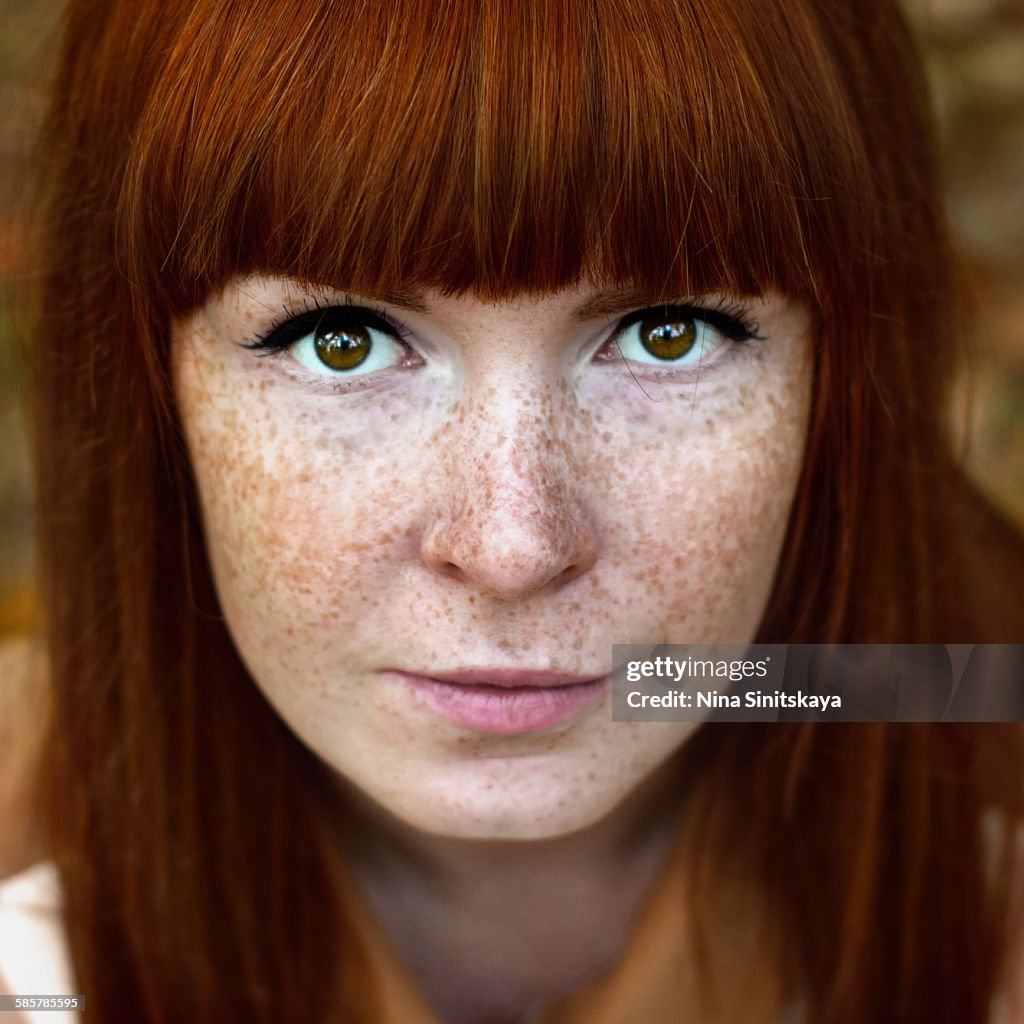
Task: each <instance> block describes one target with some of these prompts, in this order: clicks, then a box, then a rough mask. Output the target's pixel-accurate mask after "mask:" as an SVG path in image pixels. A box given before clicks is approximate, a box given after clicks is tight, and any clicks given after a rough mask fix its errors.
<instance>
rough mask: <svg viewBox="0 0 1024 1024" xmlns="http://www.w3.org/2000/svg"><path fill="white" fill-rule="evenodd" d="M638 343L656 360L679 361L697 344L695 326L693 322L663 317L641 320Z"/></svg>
mask: <svg viewBox="0 0 1024 1024" xmlns="http://www.w3.org/2000/svg"><path fill="white" fill-rule="evenodd" d="M638 326H639V329H640V330H639V334H640V343H641V344H642V345H643V347H644V348H645V349H647V351H648V352H650V353H651V355H652V356H657V358H658V359H669V360H672V359H681V358H682V357H683V356H685V355H686V354H687V353H688V352H689V351H690V350H691V349H692V348H693V347H694V345H696V343H697V325H696V323H695V322H694V321H693V320H687V319H679V318H670V317H665V318H663V319H657V320H641V321H640V323H639V325H638Z"/></svg>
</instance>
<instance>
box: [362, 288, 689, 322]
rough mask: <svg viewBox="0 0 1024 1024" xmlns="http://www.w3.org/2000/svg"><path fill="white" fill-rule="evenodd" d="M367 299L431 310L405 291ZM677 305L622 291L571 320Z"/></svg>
mask: <svg viewBox="0 0 1024 1024" xmlns="http://www.w3.org/2000/svg"><path fill="white" fill-rule="evenodd" d="M366 297H367V298H369V299H374V300H376V301H378V302H382V303H385V304H386V305H390V306H401V307H402V308H403V309H408V310H412V312H414V313H423V314H429V312H430V306H429V305H428V304H427V303H426V302H425V301H424V299H423V296H422V294H421V293H419V292H412V291H407V290H405V289H394V290H390V289H389V290H388V291H384V292H375V293H371V294H367V296H366ZM673 301H678V297H675V298H674V299H673V298H671V297H669V296H666V295H665V294H664V293H657V292H651V291H643V290H637V289H622V290H619V291H612V292H605V293H603V294H601V295H596V296H594V297H593V298H592V299H588V300H587V301H586V302H584V303H583V304H582V305H581V306H577V307H576V309H575V310H573V312H572V318H573V319H574V320H577V321H580V322H585V321H587V320H594V319H596V318H598V317H607V316H613V315H615V314H617V313H628V312H630V311H631V310H634V309H641V308H643V307H645V306H659V305H664V304H665V303H668V302H673Z"/></svg>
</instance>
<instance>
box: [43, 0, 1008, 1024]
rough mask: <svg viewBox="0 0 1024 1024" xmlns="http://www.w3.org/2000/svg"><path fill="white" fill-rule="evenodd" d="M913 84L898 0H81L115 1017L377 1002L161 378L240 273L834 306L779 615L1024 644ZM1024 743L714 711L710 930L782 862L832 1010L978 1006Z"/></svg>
mask: <svg viewBox="0 0 1024 1024" xmlns="http://www.w3.org/2000/svg"><path fill="white" fill-rule="evenodd" d="M925 99H926V98H925V91H924V87H923V83H922V77H921V73H920V68H919V65H918V62H917V59H916V56H915V54H914V51H913V47H912V45H911V41H910V39H909V36H908V33H907V30H906V27H905V25H904V24H903V22H902V20H901V18H900V16H899V14H898V13H897V11H896V10H895V8H894V6H893V5H892V4H891V3H890V2H883V0H865V2H863V3H858V4H857V5H853V4H850V3H847V2H840V0H793V2H791V3H790V2H787V3H785V4H782V3H778V4H772V5H766V4H763V3H757V2H755V0H729V2H724V0H643V2H635V3H634V2H630V3H624V4H617V3H616V4H600V5H599V4H596V3H593V2H588V0H506V2H502V3H488V4H480V3H471V2H469V0H447V2H446V3H444V4H443V5H441V7H440V8H439V7H438V6H437V5H431V4H422V3H413V2H394V3H388V4H380V3H375V2H374V3H371V2H368V0H349V2H346V3H344V4H342V3H329V2H323V0H321V2H319V3H314V2H312V0H276V2H274V3H266V4H248V3H240V2H232V0H229V2H217V3H215V2H213V0H159V2H156V0H150V2H138V0H136V2H132V3H129V2H127V0H121V2H116V0H112V2H109V3H106V4H102V5H96V4H90V3H87V2H85V0H72V2H71V4H70V7H69V9H68V12H67V15H66V21H65V28H64V37H63V48H62V57H61V61H60V65H59V73H58V76H57V79H56V82H55V85H54V89H53V100H52V105H51V110H50V115H49V120H48V124H47V128H46V132H45V137H44V141H43V154H44V168H43V170H44V173H43V178H42V202H41V205H40V229H41V230H40V235H39V242H40V247H39V250H38V253H39V258H40V260H41V263H42V268H43V274H42V278H41V288H40V294H39V300H40V301H39V303H38V315H37V317H36V331H35V335H34V337H33V339H32V352H31V357H32V362H33V365H34V367H35V373H34V377H33V386H34V395H35V410H36V412H35V417H36V418H35V423H36V429H35V437H36V455H37V459H36V465H37V487H38V510H39V539H40V567H41V591H42V599H43V607H44V609H45V612H46V617H47V630H48V637H49V650H50V657H51V662H52V667H53V686H54V702H53V703H54V709H55V710H54V723H53V733H52V737H51V741H50V757H49V759H48V768H47V772H48V776H47V780H46V782H47V789H48V793H49V798H48V807H49V811H48V813H49V842H50V848H51V851H52V854H53V856H54V858H55V860H56V861H57V864H58V866H59V869H60V872H61V878H62V881H63V885H64V889H65V894H66V909H65V916H66V923H67V927H68V935H69V942H70V949H71V953H72V957H73V966H74V970H75V973H76V976H77V979H78V988H79V990H80V991H82V992H84V993H85V995H86V997H87V999H88V1000H89V1003H90V1011H91V1013H92V1015H93V1016H94V1017H96V1018H97V1019H100V1020H108V1019H109V1020H118V1019H126V1020H127V1019H131V1020H138V1021H150V1022H159V1021H181V1020H190V1021H195V1022H211V1024H212V1022H214V1021H216V1022H218V1024H224V1022H230V1021H242V1020H245V1021H247V1022H250V1021H257V1022H259V1021H265V1022H270V1021H275V1022H276V1021H281V1020H304V1021H314V1020H318V1019H327V1016H328V1015H329V1014H331V1013H335V1014H339V1013H340V1014H341V1016H340V1017H338V1019H345V1020H353V1021H363V1020H373V1011H372V1008H371V1007H368V1006H366V1005H365V999H364V996H363V995H362V994H361V990H360V977H359V970H358V965H357V962H356V956H357V954H356V952H355V950H354V949H352V948H351V944H350V943H349V942H348V940H347V931H346V928H345V924H344V921H343V920H342V919H341V914H340V911H339V910H338V909H337V908H334V907H333V905H332V904H330V903H329V902H328V903H325V901H324V897H323V894H324V892H325V891H327V866H326V863H325V852H324V848H323V846H322V843H321V839H322V837H321V835H320V831H319V827H318V825H317V820H318V819H317V812H316V806H315V800H314V798H313V793H314V792H315V787H314V785H313V779H314V778H315V775H316V771H317V767H316V765H315V763H314V758H313V756H312V755H311V754H310V753H309V752H308V751H307V750H306V749H305V748H304V747H303V746H302V745H301V744H300V743H299V742H298V740H297V739H296V738H295V737H294V736H293V735H292V734H291V733H290V732H289V731H288V730H287V728H286V727H285V726H284V724H283V723H282V722H281V721H280V720H279V719H278V718H277V716H276V715H275V714H274V712H273V711H272V710H271V709H270V707H269V706H268V705H267V704H266V702H265V701H264V700H263V699H262V697H261V696H260V695H259V693H258V691H257V689H256V687H255V686H254V685H253V684H252V682H251V680H250V679H249V678H248V676H247V674H246V671H245V669H244V667H243V666H242V664H241V662H240V660H239V658H238V655H237V653H236V652H235V650H234V648H233V646H232V644H231V640H230V637H229V636H228V634H227V631H226V628H225V625H224V622H223V619H222V618H221V616H220V614H219V612H218V609H217V599H216V594H215V591H214V588H213V584H212V581H211V577H210V572H209V567H208V565H207V561H206V555H205V552H204V546H203V539H202V532H201V529H200V524H199V519H198V514H197V503H196V498H195V493H194V487H193V484H192V480H191V476H190V470H189V466H188V462H187V459H186V456H185V449H184V444H183V441H182V439H181V436H180V431H179V426H178V422H177V417H176V411H175V407H174V401H173V396H172V393H171V389H170V384H169V372H168V366H169V358H168V346H169V336H170V324H171V322H172V320H173V319H174V318H175V317H178V316H182V315H184V314H185V313H187V312H189V311H190V310H192V309H194V308H195V307H196V305H197V304H199V303H200V302H201V301H202V300H203V299H204V298H205V297H207V296H208V295H210V294H211V293H213V292H215V291H216V290H217V289H218V288H219V287H221V286H223V285H224V284H225V283H226V282H227V281H228V280H229V279H230V278H231V277H232V276H233V275H236V274H239V273H245V272H250V271H266V272H271V273H277V274H288V275H292V276H295V277H298V278H301V279H304V280H308V281H311V282H317V283H323V284H333V285H338V286H343V287H345V288H348V289H351V290H354V291H356V292H359V293H367V294H373V293H376V292H380V291H383V290H386V289H395V288H399V287H409V288H415V287H426V286H433V287H437V288H439V289H440V290H441V291H443V292H444V293H446V294H454V293H458V292H464V291H469V290H472V291H474V292H476V293H477V294H479V295H480V296H482V297H485V298H500V297H505V296H510V295H513V294H516V293H522V292H528V291H534V292H543V291H548V290H552V289H557V288H559V287H562V286H566V285H570V284H572V283H575V282H577V281H578V280H580V279H581V278H583V277H592V278H594V279H602V280H612V281H621V282H629V283H639V284H642V285H645V286H647V287H649V288H654V289H658V290H661V291H663V292H665V293H666V294H673V295H678V294H680V293H683V294H690V295H695V296H699V295H700V294H702V293H705V292H708V291H724V292H727V293H735V294H737V295H750V294H758V293H761V292H764V291H766V290H768V289H776V290H778V291H780V292H782V293H784V294H785V295H787V296H790V297H791V298H793V299H795V300H798V301H802V302H804V303H806V304H807V305H808V306H809V307H810V309H811V312H812V323H813V327H812V331H813V339H814V347H815V383H814V400H813V408H812V413H811V423H810V432H809V440H808V446H807V452H806V457H805V464H804V471H803V474H802V478H801V481H800V484H799V488H798V492H797V495H796V500H795V504H794V509H793V515H792V520H791V523H790V529H789V533H788V535H787V540H786V545H785V548H784V552H783V555H782V558H781V562H780V566H779V571H778V575H777V580H776V585H775V589H774V593H773V595H772V598H771V601H770V603H769V608H768V612H767V614H766V617H765V619H764V622H763V623H762V626H761V630H760V637H759V639H762V640H772V641H810V642H819V641H877V642H923V641H935V642H956V641H964V642H973V641H1013V640H1020V639H1022V634H1024V628H1022V626H1024V616H1022V610H1021V606H1020V602H1019V591H1020V584H1021V581H1022V580H1024V548H1022V544H1021V541H1020V539H1019V537H1018V536H1017V535H1016V533H1015V532H1014V530H1013V529H1012V528H1011V527H1010V526H1009V525H1008V524H1006V523H1005V522H1004V521H1002V520H1001V519H1000V518H999V516H998V515H997V514H996V513H995V512H994V511H993V510H992V509H991V508H990V507H989V506H988V505H987V504H986V503H985V502H984V501H983V500H982V499H981V498H980V497H978V496H977V494H976V493H975V492H974V491H973V490H972V489H971V488H970V487H969V485H968V484H967V483H966V482H965V480H964V478H963V476H962V473H961V472H960V470H959V469H958V467H957V466H956V464H955V462H954V460H953V458H952V456H951V454H950V446H949V438H948V432H947V430H946V424H945V420H944V410H945V409H946V408H947V406H948V402H947V397H948V396H947V390H948V388H949V385H950V383H951V376H952V373H953V370H954V368H955V365H956V358H957V346H958V338H959V336H960V333H961V328H960V324H961V320H960V318H959V316H958V309H959V306H958V290H959V289H958V284H957V278H956V275H955V272H954V269H953V263H952V259H951V256H950V250H949V245H948V241H947V237H946V230H945V226H944V221H943V217H942V213H941V204H940V200H939V188H938V184H937V181H936V172H935V166H934V158H933V148H932V142H931V137H930V131H929V126H928V118H927V115H926V102H925ZM1021 753H1022V752H1021V735H1020V730H1019V727H1017V726H1001V727H989V728H987V729H984V730H983V729H982V728H980V727H976V726H960V727H955V728H950V727H938V726H929V725H913V726H910V725H902V726H896V725H889V726H886V725H877V726H864V727H848V726H847V727H841V726H835V725H832V726H829V727H827V728H822V727H818V726H813V725H807V726H801V725H778V726H760V725H759V726H735V727H729V728H723V727H716V728H714V729H709V728H705V729H703V730H702V731H701V733H700V734H698V736H697V737H696V738H695V740H694V741H693V742H692V750H691V752H690V757H691V764H692V768H693V771H694V772H695V778H696V779H697V784H696V785H695V795H694V801H695V804H694V806H695V807H696V808H698V810H699V813H700V814H701V815H702V816H703V820H704V828H703V830H702V835H703V844H704V846H703V852H702V853H701V854H700V856H699V857H698V858H697V860H696V864H697V867H695V870H700V871H705V872H707V878H708V879H709V880H710V882H709V885H710V887H708V886H705V892H707V893H708V894H709V895H708V896H707V897H706V900H705V904H704V905H702V906H701V907H699V908H698V909H699V910H700V913H697V914H696V918H697V927H698V928H700V927H701V922H702V921H706V920H708V919H710V918H711V917H712V915H713V914H714V909H713V902H714V900H713V897H712V895H711V893H713V891H714V890H715V888H716V886H717V887H723V886H727V885H728V884H731V883H732V882H737V883H738V882H739V880H741V879H746V880H753V882H754V883H755V885H756V887H757V890H758V891H760V892H762V893H763V894H764V897H763V907H762V908H761V911H762V917H763V918H764V920H765V922H768V924H767V925H766V927H767V928H768V930H767V931H766V932H765V934H766V936H768V935H770V936H772V937H773V941H774V942H775V943H776V945H777V948H780V949H783V950H785V954H784V955H783V956H781V957H780V958H779V964H778V969H779V971H780V972H781V975H782V976H784V980H785V982H786V984H787V985H788V986H789V987H791V988H793V989H796V990H799V991H800V992H802V993H803V994H804V998H805V1001H806V1004H807V1007H808V1011H809V1014H810V1020H811V1021H814V1022H819V1021H820V1022H826V1021H827V1022H836V1024H840V1022H844V1024H845V1022H850V1024H853V1022H857V1024H861V1022H863V1021H864V1020H872V1021H887V1020H891V1021H896V1020H899V1021H901V1022H904V1024H906V1022H913V1021H921V1022H924V1021H928V1022H929V1024H938V1022H948V1024H953V1022H956V1024H981V1022H982V1021H983V1020H984V1019H985V1012H986V1005H987V1001H988V999H989V997H990V995H991V993H992V991H993V989H994V986H995V978H996V972H997V970H998V967H999V963H1000V956H1001V951H1002V950H1003V949H1004V946H1005V936H1004V928H1005V924H1006V922H1005V919H1004V916H1003V915H1004V912H1005V906H1004V904H1005V901H1004V900H1002V897H1003V896H1004V895H1005V893H1006V892H1007V891H1008V889H1007V886H1008V884H1009V874H1008V872H1009V865H1008V862H1004V861H999V863H1000V864H1001V865H1002V869H1003V870H1002V873H1001V874H1000V873H997V874H995V875H993V876H991V877H987V876H986V875H985V873H984V861H983V856H982V852H983V851H982V847H981V843H982V834H981V828H982V822H983V820H985V819H984V813H985V812H986V811H987V810H990V811H995V810H1003V811H1006V812H1007V813H1010V812H1012V813H1016V811H1017V809H1018V808H1019V805H1020V793H1019V787H1018V786H1017V784H1016V783H1015V782H1012V781H1011V779H1013V778H1016V777H1017V776H1021V775H1022V772H1021V765H1022V763H1024V759H1022V757H1021ZM797 830H799V832H798V831H797ZM1001 901H1002V902H1001ZM1001 908H1002V909H1001ZM709 941H711V940H710V939H709ZM767 956H768V951H767V949H766V957H767ZM339 964H341V965H342V968H343V969H342V972H341V979H340V982H339V986H338V989H339V991H338V992H333V993H326V992H325V991H324V987H323V985H322V983H321V979H322V978H324V977H334V976H336V975H338V971H339V968H338V965H339ZM331 999H333V1000H335V1002H330V1001H329V1000H331ZM337 1000H340V1003H341V1005H340V1008H339V1006H338V1005H337Z"/></svg>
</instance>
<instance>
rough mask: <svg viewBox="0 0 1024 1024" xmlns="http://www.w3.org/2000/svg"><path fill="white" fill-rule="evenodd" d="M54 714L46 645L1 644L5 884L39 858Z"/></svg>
mask: <svg viewBox="0 0 1024 1024" xmlns="http://www.w3.org/2000/svg"><path fill="white" fill-rule="evenodd" d="M48 715H49V687H48V677H47V672H46V666H45V660H44V656H43V653H42V648H41V644H40V643H39V642H38V640H36V639H35V638H31V637H24V638H18V639H14V640H3V641H0V821H3V823H4V827H3V829H0V879H4V878H7V877H8V876H10V875H13V874H16V873H17V872H19V871H21V870H23V869H24V868H26V867H28V866H29V865H30V864H32V863H33V862H34V861H36V860H38V859H39V856H40V853H41V851H40V848H39V843H38V829H37V819H38V813H37V812H38V798H37V789H38V776H39V765H40V757H41V755H42V743H43V739H44V736H45V731H46V723H47V718H48Z"/></svg>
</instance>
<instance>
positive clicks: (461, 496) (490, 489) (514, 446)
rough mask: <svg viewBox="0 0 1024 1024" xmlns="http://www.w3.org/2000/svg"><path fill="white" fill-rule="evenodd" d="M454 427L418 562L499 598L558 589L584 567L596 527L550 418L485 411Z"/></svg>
mask: <svg viewBox="0 0 1024 1024" xmlns="http://www.w3.org/2000/svg"><path fill="white" fill-rule="evenodd" d="M463 428H464V429H462V430H459V431H458V436H457V438H450V439H448V445H446V446H445V447H448V446H449V445H451V447H450V448H449V450H450V451H452V452H453V453H454V454H453V456H452V457H451V458H449V459H447V460H446V462H445V465H444V468H443V473H444V479H443V481H440V487H441V492H442V494H443V499H442V501H441V503H440V511H439V512H438V514H437V515H436V516H435V518H434V520H433V521H432V522H431V524H430V525H429V527H428V528H427V530H426V531H425V533H424V535H423V541H422V545H421V557H422V559H423V562H424V564H425V565H427V566H428V567H429V568H430V569H431V570H433V571H434V572H437V573H440V574H442V575H444V576H448V577H450V578H453V579H457V580H459V581H461V582H463V583H464V584H466V585H467V586H472V587H473V588H475V589H476V590H478V591H480V592H483V593H485V594H487V595H488V596H491V597H493V598H496V599H499V600H505V601H515V600H520V599H522V598H525V597H528V596H530V595H531V594H536V593H538V592H540V591H543V590H545V589H552V590H553V589H558V588H560V587H562V586H564V585H565V584H567V583H569V582H570V581H572V580H574V579H576V578H578V577H579V576H581V575H583V574H584V573H586V572H587V571H588V570H589V569H590V568H592V567H593V565H594V563H595V562H596V561H597V557H598V550H599V545H598V536H597V530H596V528H595V523H594V520H593V516H592V512H591V510H590V509H588V507H587V503H586V502H585V500H584V498H583V496H582V493H581V492H582V488H581V486H580V484H581V481H580V480H579V476H580V472H579V467H578V465H576V464H574V463H573V461H572V460H571V458H570V457H569V452H568V450H567V448H566V446H565V445H564V444H561V443H559V441H558V439H557V438H556V437H555V436H554V431H553V429H552V422H551V418H550V417H545V416H539V415H537V410H536V409H534V410H532V411H522V412H513V413H512V414H511V415H509V414H508V413H507V411H506V414H504V415H502V414H500V413H497V414H496V413H495V410H491V411H490V413H489V414H484V415H481V416H478V417H467V418H465V419H464V420H463ZM452 442H454V444H452Z"/></svg>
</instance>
